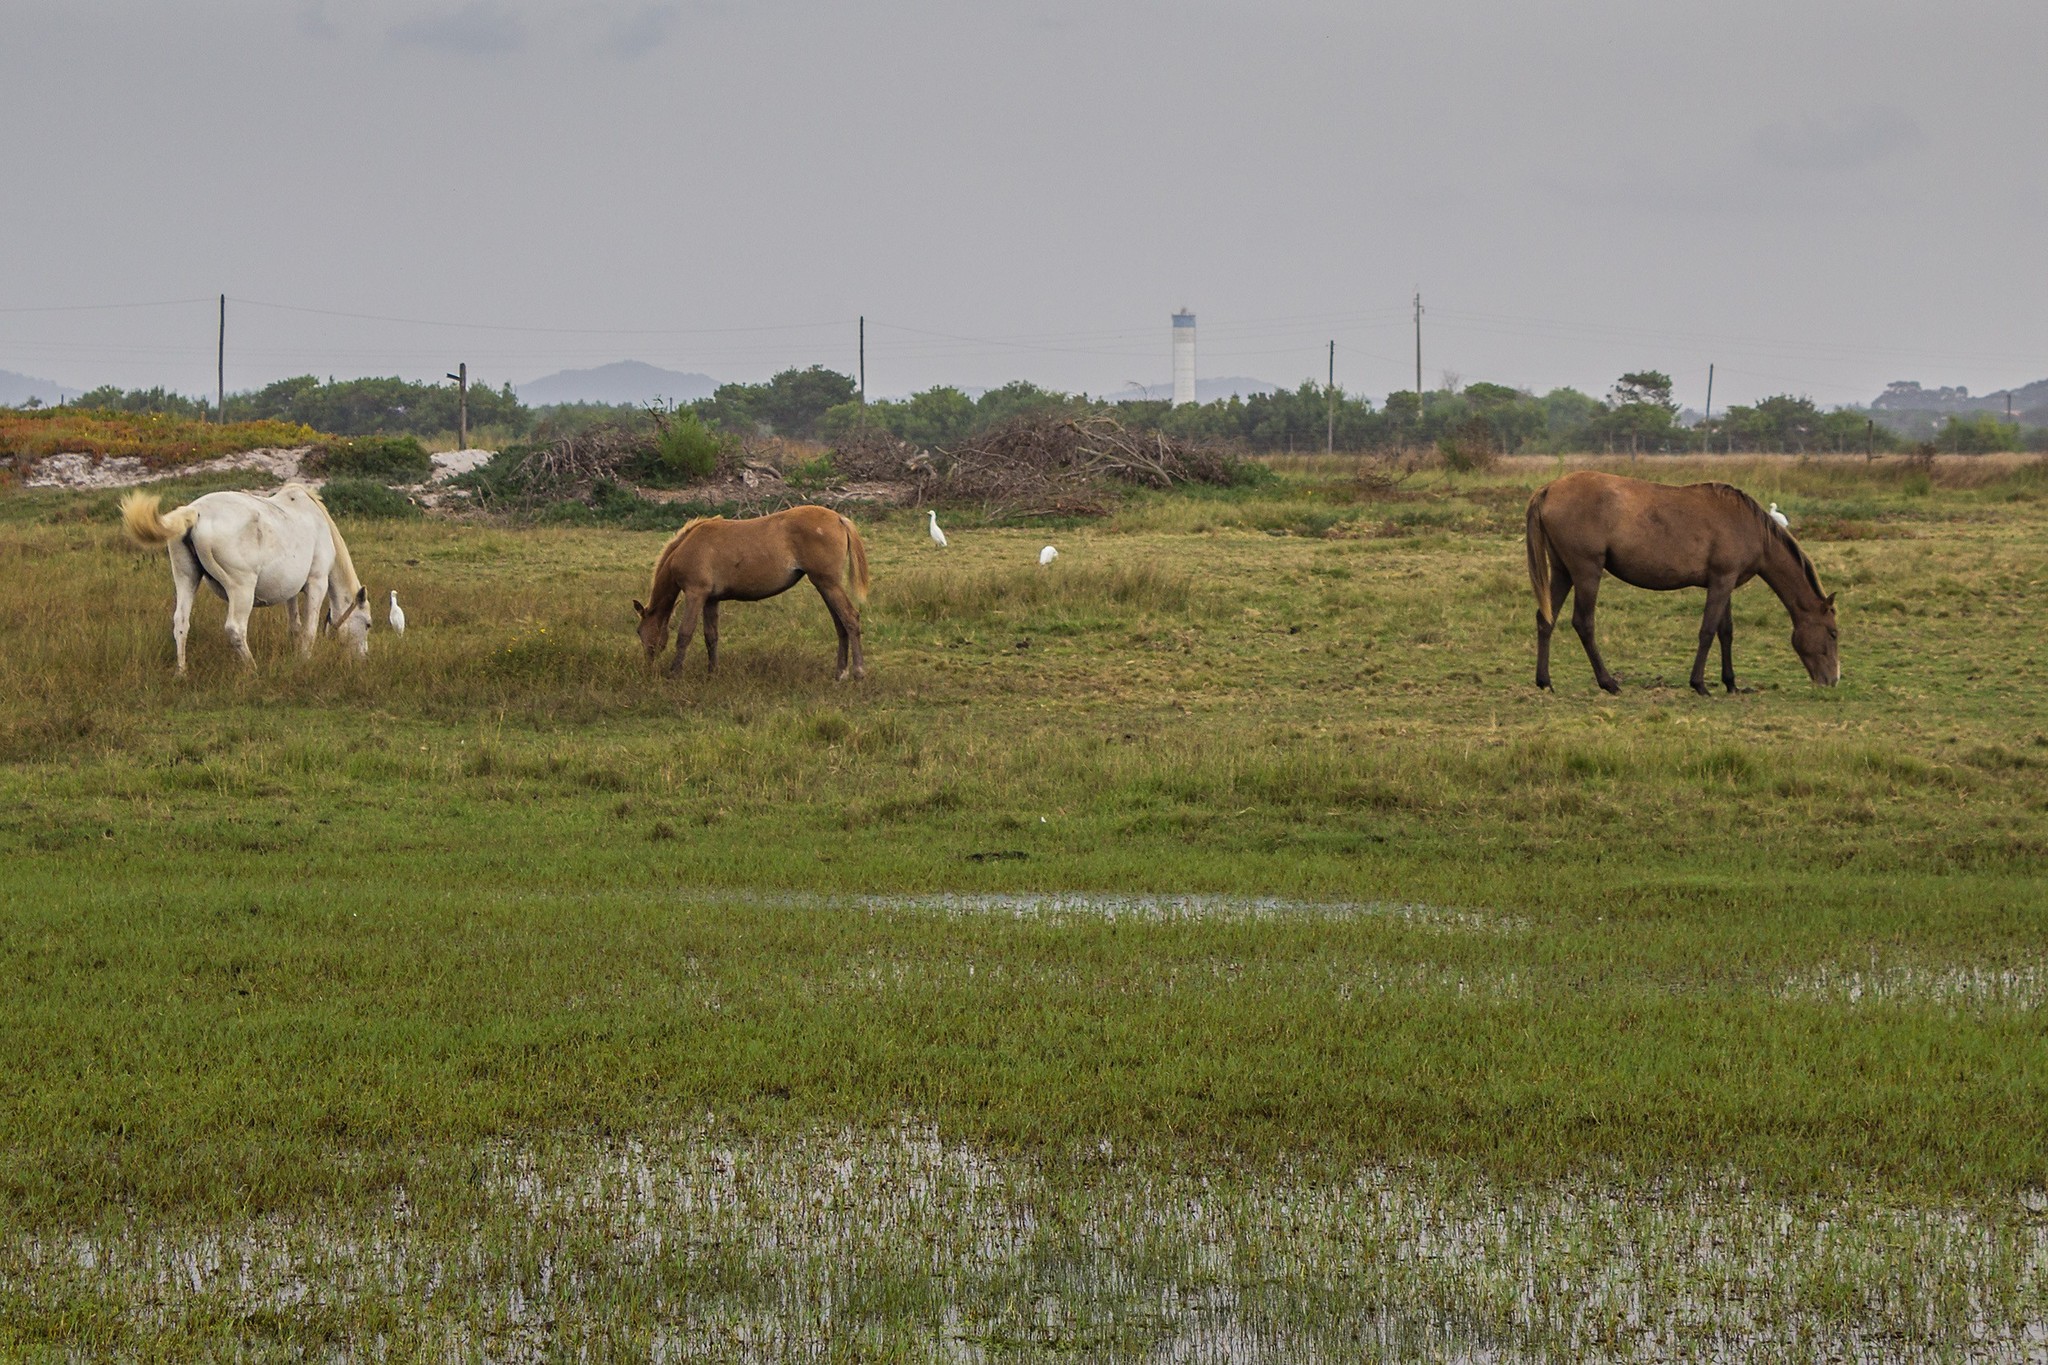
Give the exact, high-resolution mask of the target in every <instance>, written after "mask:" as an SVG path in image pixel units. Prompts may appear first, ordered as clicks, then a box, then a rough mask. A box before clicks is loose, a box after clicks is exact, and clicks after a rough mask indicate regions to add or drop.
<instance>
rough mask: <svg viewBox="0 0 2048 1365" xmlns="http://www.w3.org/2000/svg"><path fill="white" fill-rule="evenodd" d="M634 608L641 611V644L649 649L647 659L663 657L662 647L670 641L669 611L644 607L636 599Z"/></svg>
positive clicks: (651, 660) (652, 659) (650, 661)
mask: <svg viewBox="0 0 2048 1365" xmlns="http://www.w3.org/2000/svg"><path fill="white" fill-rule="evenodd" d="M633 610H634V611H636V612H639V613H640V644H641V646H642V647H643V648H644V649H646V651H647V660H648V662H649V663H652V662H653V661H654V660H656V659H658V658H660V657H661V651H662V647H663V646H664V645H666V644H667V643H668V613H667V612H665V611H656V610H654V609H653V608H652V607H643V606H641V605H640V602H639V599H637V598H636V599H634V602H633Z"/></svg>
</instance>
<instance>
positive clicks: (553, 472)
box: [506, 427, 654, 502]
mask: <svg viewBox="0 0 2048 1365" xmlns="http://www.w3.org/2000/svg"><path fill="white" fill-rule="evenodd" d="M653 449H654V438H653V437H652V436H650V435H649V434H648V433H646V432H644V431H628V430H626V429H625V428H623V427H594V428H592V429H591V430H589V431H584V432H578V433H576V434H574V435H570V436H560V437H557V438H556V439H554V440H552V441H550V442H548V443H547V444H546V445H542V446H535V447H533V448H532V449H531V450H528V451H527V452H526V453H525V454H524V455H523V456H521V457H520V459H519V461H518V462H517V463H516V464H514V465H513V466H512V468H511V469H510V470H509V471H507V477H506V482H507V483H508V484H509V485H511V486H512V487H513V488H515V489H517V490H518V491H519V492H520V493H521V494H523V495H524V496H525V497H526V498H528V499H530V500H533V501H539V502H547V501H552V500H555V499H558V498H572V497H583V496H585V495H587V494H588V493H589V492H590V490H591V489H592V488H594V487H596V486H597V485H598V484H599V483H601V482H611V483H623V482H627V481H629V479H630V477H631V470H632V468H633V467H634V466H636V465H640V464H643V463H645V462H646V460H647V459H648V457H649V456H650V454H651V453H652V451H653Z"/></svg>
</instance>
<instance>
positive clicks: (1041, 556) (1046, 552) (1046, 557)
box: [1038, 545, 1060, 568]
mask: <svg viewBox="0 0 2048 1365" xmlns="http://www.w3.org/2000/svg"><path fill="white" fill-rule="evenodd" d="M1059 557H1060V552H1059V551H1058V550H1055V549H1053V547H1052V546H1050V545H1048V546H1046V547H1045V548H1044V549H1043V550H1040V551H1039V552H1038V563H1039V566H1040V567H1041V568H1042V567H1044V566H1045V565H1047V564H1050V563H1052V562H1053V561H1054V560H1055V559H1058V558H1059Z"/></svg>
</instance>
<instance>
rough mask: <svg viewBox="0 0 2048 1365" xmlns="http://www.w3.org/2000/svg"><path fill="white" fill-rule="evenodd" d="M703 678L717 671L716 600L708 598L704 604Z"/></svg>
mask: <svg viewBox="0 0 2048 1365" xmlns="http://www.w3.org/2000/svg"><path fill="white" fill-rule="evenodd" d="M704 658H705V664H704V676H705V677H707V678H708V677H710V676H711V675H712V674H713V673H716V672H717V671H718V599H717V598H715V597H714V598H709V599H707V600H706V601H705V603H704Z"/></svg>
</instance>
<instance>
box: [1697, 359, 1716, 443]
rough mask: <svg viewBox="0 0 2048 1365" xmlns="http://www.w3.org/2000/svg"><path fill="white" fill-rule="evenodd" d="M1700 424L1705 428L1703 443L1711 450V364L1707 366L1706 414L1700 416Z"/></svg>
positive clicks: (1712, 383)
mask: <svg viewBox="0 0 2048 1365" xmlns="http://www.w3.org/2000/svg"><path fill="white" fill-rule="evenodd" d="M1700 425H1701V426H1702V427H1704V428H1706V434H1705V442H1704V443H1703V444H1705V445H1706V448H1707V449H1709V450H1711V449H1712V448H1713V446H1712V445H1711V442H1712V441H1713V439H1714V430H1713V428H1714V367H1713V366H1712V365H1711V364H1710V365H1708V366H1707V415H1706V416H1705V417H1702V418H1700Z"/></svg>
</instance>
